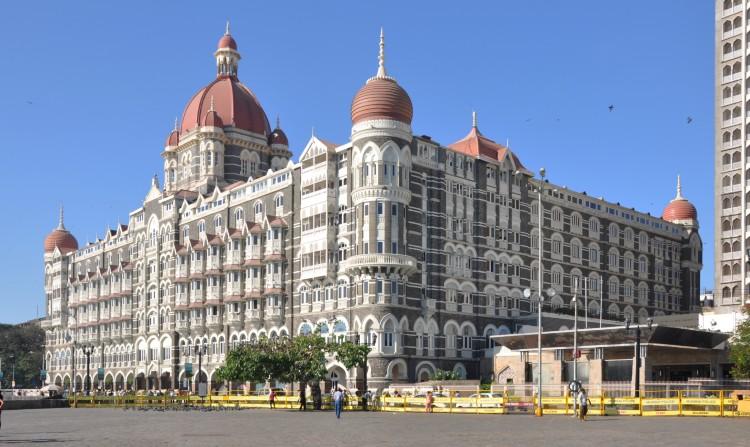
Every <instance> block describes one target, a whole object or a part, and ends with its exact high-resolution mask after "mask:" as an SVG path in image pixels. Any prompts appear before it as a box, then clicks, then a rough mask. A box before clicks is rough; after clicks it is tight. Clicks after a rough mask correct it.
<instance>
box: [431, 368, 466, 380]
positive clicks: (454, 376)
mask: <svg viewBox="0 0 750 447" xmlns="http://www.w3.org/2000/svg"><path fill="white" fill-rule="evenodd" d="M460 379H461V376H459V375H458V373H457V372H456V371H446V370H444V369H438V370H436V371H435V374H433V375H432V380H460Z"/></svg>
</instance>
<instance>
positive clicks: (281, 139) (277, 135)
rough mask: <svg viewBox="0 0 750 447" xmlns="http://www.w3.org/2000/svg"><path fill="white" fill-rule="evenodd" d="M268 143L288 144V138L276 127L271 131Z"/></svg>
mask: <svg viewBox="0 0 750 447" xmlns="http://www.w3.org/2000/svg"><path fill="white" fill-rule="evenodd" d="M268 144H281V145H283V146H289V140H288V139H287V138H286V134H285V133H284V131H283V130H281V129H279V128H278V127H277V128H276V129H274V130H273V132H272V133H271V138H269V141H268Z"/></svg>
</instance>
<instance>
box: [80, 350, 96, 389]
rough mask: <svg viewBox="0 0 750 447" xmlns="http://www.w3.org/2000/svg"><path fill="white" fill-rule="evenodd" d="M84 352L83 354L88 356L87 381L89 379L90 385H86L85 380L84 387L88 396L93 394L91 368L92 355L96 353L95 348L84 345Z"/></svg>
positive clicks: (84, 381)
mask: <svg viewBox="0 0 750 447" xmlns="http://www.w3.org/2000/svg"><path fill="white" fill-rule="evenodd" d="M82 352H83V355H85V356H86V379H89V382H88V385H87V384H86V380H85V379H84V380H83V385H84V388H85V393H86V395H87V396H88V395H89V394H90V393H91V385H92V383H91V382H92V380H91V376H90V371H89V367H90V366H91V354H93V353H94V347H93V346H91V345H84V346H83V351H82Z"/></svg>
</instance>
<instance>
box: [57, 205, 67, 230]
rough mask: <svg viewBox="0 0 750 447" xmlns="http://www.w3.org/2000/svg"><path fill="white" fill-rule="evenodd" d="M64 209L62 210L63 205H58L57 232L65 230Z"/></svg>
mask: <svg viewBox="0 0 750 447" xmlns="http://www.w3.org/2000/svg"><path fill="white" fill-rule="evenodd" d="M64 221H65V209H64V208H63V204H62V203H61V204H60V220H59V222H58V223H57V229H58V230H64V229H65V222H64Z"/></svg>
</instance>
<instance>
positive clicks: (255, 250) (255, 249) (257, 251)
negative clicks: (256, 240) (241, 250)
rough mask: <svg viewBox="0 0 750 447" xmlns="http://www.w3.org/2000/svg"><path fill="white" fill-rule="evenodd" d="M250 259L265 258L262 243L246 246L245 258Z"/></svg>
mask: <svg viewBox="0 0 750 447" xmlns="http://www.w3.org/2000/svg"><path fill="white" fill-rule="evenodd" d="M250 259H258V260H260V259H263V252H262V251H261V247H260V245H250V246H248V247H247V248H245V260H250Z"/></svg>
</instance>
